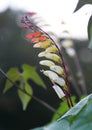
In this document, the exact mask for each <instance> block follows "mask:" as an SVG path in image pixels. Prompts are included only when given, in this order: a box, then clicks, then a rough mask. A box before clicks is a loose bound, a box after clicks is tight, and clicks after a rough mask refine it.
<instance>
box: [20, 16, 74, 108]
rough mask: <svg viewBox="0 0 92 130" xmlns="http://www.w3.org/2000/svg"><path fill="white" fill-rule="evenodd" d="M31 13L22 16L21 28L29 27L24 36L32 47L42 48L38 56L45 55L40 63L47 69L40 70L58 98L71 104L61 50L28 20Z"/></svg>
mask: <svg viewBox="0 0 92 130" xmlns="http://www.w3.org/2000/svg"><path fill="white" fill-rule="evenodd" d="M33 15H34V14H33V13H28V14H27V15H25V16H24V17H22V20H21V21H22V24H24V25H23V27H22V28H23V29H27V28H30V29H31V33H29V34H27V35H26V36H25V38H26V39H27V40H30V42H31V43H33V44H34V45H33V47H34V48H42V50H43V51H42V52H40V53H39V54H38V57H45V58H46V60H41V61H40V64H41V65H43V66H47V67H48V70H41V72H43V74H44V75H45V76H47V77H48V78H49V79H50V80H51V82H52V84H53V86H52V87H53V89H54V90H55V92H56V94H57V95H58V97H59V98H60V99H62V98H66V99H67V103H68V106H69V107H71V106H72V101H71V96H70V91H69V84H68V78H67V73H66V68H65V64H64V60H63V57H62V54H61V51H60V49H59V47H58V45H57V44H56V43H55V41H54V40H53V39H52V38H51V37H50V36H49V35H48V34H47V33H46V32H44V31H43V30H42V29H41V28H39V27H38V26H36V25H35V24H34V23H33V22H32V21H30V19H29V16H30V17H32V16H33Z"/></svg>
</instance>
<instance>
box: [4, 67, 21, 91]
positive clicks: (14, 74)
mask: <svg viewBox="0 0 92 130" xmlns="http://www.w3.org/2000/svg"><path fill="white" fill-rule="evenodd" d="M6 75H7V76H8V77H9V78H10V79H11V80H12V81H13V82H14V83H15V82H16V81H18V80H20V73H19V71H18V69H17V68H11V69H10V70H9V71H8V72H7V73H6ZM13 85H14V84H12V83H11V82H10V81H9V80H8V79H7V80H6V84H5V88H4V90H3V93H5V92H7V91H8V90H9V89H10V88H11V87H12V86H13Z"/></svg>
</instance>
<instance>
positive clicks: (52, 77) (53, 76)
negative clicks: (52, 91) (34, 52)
mask: <svg viewBox="0 0 92 130" xmlns="http://www.w3.org/2000/svg"><path fill="white" fill-rule="evenodd" d="M43 74H44V75H46V76H47V77H49V79H50V80H51V81H52V82H53V83H57V84H58V85H60V86H61V87H63V86H65V85H66V83H65V80H64V79H63V78H61V77H59V76H58V75H57V74H56V73H55V72H53V71H50V70H46V71H44V70H43Z"/></svg>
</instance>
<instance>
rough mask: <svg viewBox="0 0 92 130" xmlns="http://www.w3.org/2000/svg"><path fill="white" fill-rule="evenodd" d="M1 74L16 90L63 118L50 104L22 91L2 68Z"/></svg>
mask: <svg viewBox="0 0 92 130" xmlns="http://www.w3.org/2000/svg"><path fill="white" fill-rule="evenodd" d="M0 72H1V73H2V74H3V75H4V77H5V78H6V79H7V80H9V81H10V82H11V83H12V84H13V85H15V87H16V88H18V89H20V90H21V91H22V92H24V93H25V94H27V95H28V96H30V97H32V98H33V99H34V100H35V101H36V102H38V103H40V104H41V105H43V106H44V107H46V108H48V109H49V110H50V111H52V112H54V113H56V114H57V115H58V116H61V114H60V113H58V112H57V110H56V109H55V108H53V107H52V106H50V105H49V104H47V103H46V102H45V101H42V100H41V99H39V98H38V97H36V96H33V95H31V94H30V93H28V92H26V91H25V89H22V88H20V87H19V85H18V84H17V83H15V82H13V81H12V79H10V78H9V77H8V76H7V75H6V73H5V72H4V71H3V70H2V69H1V68H0Z"/></svg>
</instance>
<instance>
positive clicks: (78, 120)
mask: <svg viewBox="0 0 92 130" xmlns="http://www.w3.org/2000/svg"><path fill="white" fill-rule="evenodd" d="M44 129H45V130H61V129H63V130H92V94H91V95H89V96H87V97H86V98H84V99H82V100H81V101H80V102H79V103H77V104H76V105H75V106H74V107H73V108H71V109H70V110H69V111H68V112H67V113H66V114H65V115H64V116H62V117H61V118H60V119H58V120H57V121H55V122H53V123H51V124H49V125H47V126H44V127H41V128H36V129H33V130H44Z"/></svg>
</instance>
